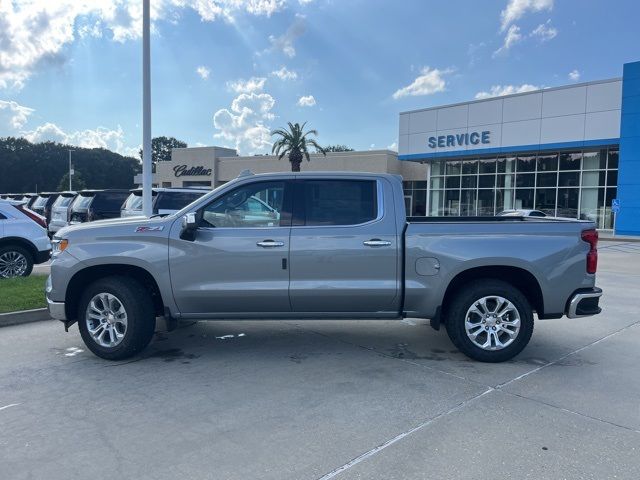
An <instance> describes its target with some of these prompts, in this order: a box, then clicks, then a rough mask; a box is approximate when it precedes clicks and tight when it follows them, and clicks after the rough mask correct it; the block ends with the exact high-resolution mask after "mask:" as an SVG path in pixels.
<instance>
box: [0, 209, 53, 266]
mask: <svg viewBox="0 0 640 480" xmlns="http://www.w3.org/2000/svg"><path fill="white" fill-rule="evenodd" d="M36 215H37V214H35V213H33V212H31V211H30V210H28V209H26V208H25V203H24V202H16V201H14V200H0V278H11V277H26V276H28V275H29V274H30V273H31V270H32V269H33V265H34V264H37V263H44V262H46V261H47V260H49V257H50V256H51V243H50V242H49V237H48V236H47V231H46V230H45V228H44V227H43V226H42V225H41V224H39V223H38V217H37V216H36Z"/></svg>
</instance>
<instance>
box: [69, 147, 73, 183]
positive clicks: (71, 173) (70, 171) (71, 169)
mask: <svg viewBox="0 0 640 480" xmlns="http://www.w3.org/2000/svg"><path fill="white" fill-rule="evenodd" d="M71 152H73V150H71V149H69V190H73V189H72V188H71V177H72V176H73V168H71Z"/></svg>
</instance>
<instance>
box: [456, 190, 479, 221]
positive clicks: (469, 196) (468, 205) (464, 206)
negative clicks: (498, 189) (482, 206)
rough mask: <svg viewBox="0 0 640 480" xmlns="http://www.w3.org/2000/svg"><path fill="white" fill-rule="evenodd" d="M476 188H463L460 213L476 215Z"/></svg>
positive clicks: (466, 215)
mask: <svg viewBox="0 0 640 480" xmlns="http://www.w3.org/2000/svg"><path fill="white" fill-rule="evenodd" d="M476 192H478V190H476V189H475V188H474V189H473V190H462V192H460V193H461V200H460V215H462V216H465V217H473V216H475V215H476Z"/></svg>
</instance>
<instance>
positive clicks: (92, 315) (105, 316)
mask: <svg viewBox="0 0 640 480" xmlns="http://www.w3.org/2000/svg"><path fill="white" fill-rule="evenodd" d="M85 321H86V322H87V330H88V331H89V335H91V337H92V338H93V340H94V341H95V342H96V343H97V344H98V345H100V346H101V347H107V348H113V347H115V346H116V345H118V344H119V343H120V342H122V339H123V338H124V335H125V333H126V332H127V312H126V311H125V309H124V307H123V306H122V302H121V301H120V300H119V299H118V297H116V296H115V295H112V294H111V293H99V294H97V295H96V296H94V297H93V298H92V299H91V300H90V301H89V305H88V306H87V311H86V312H85Z"/></svg>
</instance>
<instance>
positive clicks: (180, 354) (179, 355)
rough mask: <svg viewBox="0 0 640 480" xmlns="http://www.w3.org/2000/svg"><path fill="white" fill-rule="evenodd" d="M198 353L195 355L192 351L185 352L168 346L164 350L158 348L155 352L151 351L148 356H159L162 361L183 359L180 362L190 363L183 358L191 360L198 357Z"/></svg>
mask: <svg viewBox="0 0 640 480" xmlns="http://www.w3.org/2000/svg"><path fill="white" fill-rule="evenodd" d="M199 356H200V355H195V354H193V353H185V352H184V351H183V350H182V349H181V348H169V349H166V350H158V351H157V352H153V353H152V354H151V355H149V358H161V359H162V361H164V362H175V361H176V360H183V361H182V362H181V363H190V362H185V360H193V359H194V358H198V357H199Z"/></svg>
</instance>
